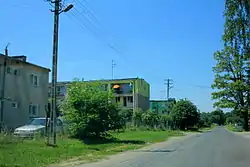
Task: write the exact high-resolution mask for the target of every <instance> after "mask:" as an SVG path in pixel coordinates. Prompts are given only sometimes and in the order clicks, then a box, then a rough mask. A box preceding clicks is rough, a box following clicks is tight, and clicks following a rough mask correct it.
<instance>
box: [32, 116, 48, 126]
mask: <svg viewBox="0 0 250 167" xmlns="http://www.w3.org/2000/svg"><path fill="white" fill-rule="evenodd" d="M45 124H46V119H36V118H33V119H31V120H29V122H28V123H27V125H42V126H45Z"/></svg>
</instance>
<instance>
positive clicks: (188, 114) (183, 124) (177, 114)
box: [170, 100, 199, 130]
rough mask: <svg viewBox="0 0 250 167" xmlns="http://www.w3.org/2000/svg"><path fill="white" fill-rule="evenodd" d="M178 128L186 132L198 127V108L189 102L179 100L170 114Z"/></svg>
mask: <svg viewBox="0 0 250 167" xmlns="http://www.w3.org/2000/svg"><path fill="white" fill-rule="evenodd" d="M170 114H171V116H172V119H173V121H174V122H175V124H176V126H177V127H179V128H180V129H182V130H184V129H186V128H189V127H193V126H194V125H197V124H198V122H199V113H198V111H197V107H196V106H195V105H194V104H193V103H192V102H191V101H189V100H179V101H177V102H176V104H175V105H174V107H173V110H172V112H171V113H170Z"/></svg>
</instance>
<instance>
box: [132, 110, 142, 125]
mask: <svg viewBox="0 0 250 167" xmlns="http://www.w3.org/2000/svg"><path fill="white" fill-rule="evenodd" d="M142 114H143V111H142V110H141V109H138V110H135V112H134V113H133V122H134V126H135V127H139V126H140V125H141V124H142Z"/></svg>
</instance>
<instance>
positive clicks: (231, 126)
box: [226, 124, 243, 132]
mask: <svg viewBox="0 0 250 167" xmlns="http://www.w3.org/2000/svg"><path fill="white" fill-rule="evenodd" d="M226 128H227V129H228V130H230V131H233V132H242V131H243V129H242V128H240V127H236V126H234V125H232V124H228V125H226Z"/></svg>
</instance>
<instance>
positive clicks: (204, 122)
mask: <svg viewBox="0 0 250 167" xmlns="http://www.w3.org/2000/svg"><path fill="white" fill-rule="evenodd" d="M211 124H212V120H211V113H209V112H202V113H200V119H199V127H210V126H211Z"/></svg>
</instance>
